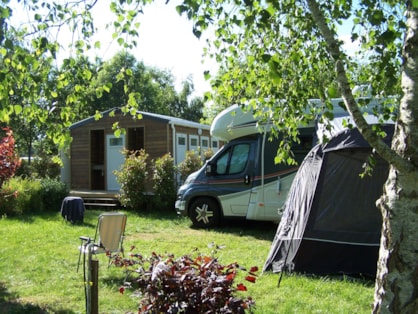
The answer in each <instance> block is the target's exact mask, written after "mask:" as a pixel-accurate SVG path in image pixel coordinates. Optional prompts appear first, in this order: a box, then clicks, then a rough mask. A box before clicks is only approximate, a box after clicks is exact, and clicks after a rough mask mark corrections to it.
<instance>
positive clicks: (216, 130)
mask: <svg viewBox="0 0 418 314" xmlns="http://www.w3.org/2000/svg"><path fill="white" fill-rule="evenodd" d="M257 132H258V129H257V120H256V119H255V118H254V116H253V114H252V112H244V111H243V110H242V109H241V106H239V105H233V106H231V107H228V108H226V109H225V110H223V111H222V112H220V113H219V114H218V115H217V116H216V117H215V119H214V120H213V122H212V124H211V127H210V134H211V136H214V137H217V138H220V139H223V140H225V141H230V140H232V139H234V138H238V137H242V136H246V135H250V134H254V133H257Z"/></svg>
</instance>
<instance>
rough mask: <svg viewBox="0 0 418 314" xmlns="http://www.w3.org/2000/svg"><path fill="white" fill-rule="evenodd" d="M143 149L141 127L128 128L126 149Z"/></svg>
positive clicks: (143, 133) (143, 141)
mask: <svg viewBox="0 0 418 314" xmlns="http://www.w3.org/2000/svg"><path fill="white" fill-rule="evenodd" d="M140 149H145V132H144V128H143V127H138V128H129V129H128V150H129V151H136V150H140Z"/></svg>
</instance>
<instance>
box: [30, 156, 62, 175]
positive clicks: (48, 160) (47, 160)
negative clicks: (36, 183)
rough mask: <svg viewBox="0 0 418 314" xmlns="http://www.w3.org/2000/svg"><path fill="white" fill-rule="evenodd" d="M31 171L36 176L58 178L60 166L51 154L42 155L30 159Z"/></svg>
mask: <svg viewBox="0 0 418 314" xmlns="http://www.w3.org/2000/svg"><path fill="white" fill-rule="evenodd" d="M31 171H32V174H33V175H35V176H36V177H37V178H52V179H58V178H59V176H60V171H61V166H60V165H59V164H58V163H56V162H55V161H54V160H53V158H52V156H47V155H44V156H42V157H41V158H35V159H34V160H33V161H32V164H31Z"/></svg>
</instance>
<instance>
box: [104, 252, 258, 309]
mask: <svg viewBox="0 0 418 314" xmlns="http://www.w3.org/2000/svg"><path fill="white" fill-rule="evenodd" d="M133 249H134V247H132V248H131V253H130V254H129V258H123V257H121V256H120V255H115V256H112V257H111V258H112V263H113V264H114V265H116V266H119V267H123V268H124V269H125V270H127V271H128V277H127V280H126V282H125V283H124V285H123V286H121V287H120V289H119V291H120V293H122V294H123V293H124V291H125V289H135V292H136V296H138V297H139V299H140V304H139V313H252V309H253V308H254V306H255V302H254V300H253V299H252V298H251V297H246V298H245V299H242V298H239V297H237V296H234V294H236V292H238V291H247V287H246V286H245V285H244V284H243V283H239V284H237V285H235V284H234V279H236V276H237V273H238V271H245V272H246V276H245V280H247V281H248V282H251V283H254V282H255V281H256V276H257V275H256V272H257V271H258V268H257V267H252V268H251V269H250V270H247V269H245V268H243V267H241V266H240V265H239V264H237V263H232V264H229V265H221V264H220V263H219V262H218V259H217V258H215V257H213V256H205V255H202V254H199V253H197V252H195V253H194V254H193V256H192V255H184V256H181V257H179V258H175V257H174V256H173V255H170V254H166V255H159V254H156V253H152V254H151V256H150V257H148V258H145V257H143V256H142V255H141V254H134V253H132V250H133ZM132 274H135V275H134V276H133V278H131V279H129V276H132Z"/></svg>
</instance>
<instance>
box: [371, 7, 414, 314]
mask: <svg viewBox="0 0 418 314" xmlns="http://www.w3.org/2000/svg"><path fill="white" fill-rule="evenodd" d="M406 17H407V31H406V36H405V42H404V50H403V62H404V64H403V72H402V82H401V84H402V90H403V97H402V100H401V104H400V108H399V118H398V121H397V125H396V129H395V134H394V138H393V141H392V149H393V150H395V151H396V152H397V154H398V155H399V156H402V157H403V158H404V159H405V160H407V161H409V162H410V163H411V164H412V165H413V167H414V168H415V169H416V167H417V166H418V145H417V144H418V126H417V121H418V120H417V118H418V10H415V9H412V8H408V10H407V14H406ZM378 205H379V207H380V209H381V212H382V216H383V227H382V236H381V242H380V254H379V260H378V264H377V275H376V285H375V294H374V305H373V313H402V314H409V313H411V314H412V313H418V175H417V171H416V170H413V171H399V170H398V169H396V168H395V167H394V166H391V168H390V171H389V177H388V180H387V181H386V184H385V186H384V192H383V195H382V197H381V198H380V200H379V201H378Z"/></svg>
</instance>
